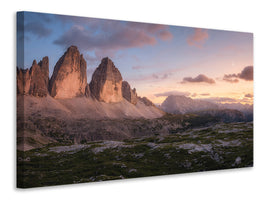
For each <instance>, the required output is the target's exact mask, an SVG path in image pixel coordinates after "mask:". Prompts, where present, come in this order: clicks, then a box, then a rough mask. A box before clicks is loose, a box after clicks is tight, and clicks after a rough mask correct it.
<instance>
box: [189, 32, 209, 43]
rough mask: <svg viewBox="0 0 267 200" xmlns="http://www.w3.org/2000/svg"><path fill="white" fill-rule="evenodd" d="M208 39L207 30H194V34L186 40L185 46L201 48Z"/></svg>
mask: <svg viewBox="0 0 267 200" xmlns="http://www.w3.org/2000/svg"><path fill="white" fill-rule="evenodd" d="M208 38H209V34H208V32H207V30H203V29H201V28H195V29H194V33H193V34H192V35H190V36H189V37H188V38H187V44H188V45H190V46H196V47H202V45H203V44H204V43H205V41H206V40H207V39H208Z"/></svg>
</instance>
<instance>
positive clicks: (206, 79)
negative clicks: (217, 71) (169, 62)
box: [181, 74, 215, 84]
mask: <svg viewBox="0 0 267 200" xmlns="http://www.w3.org/2000/svg"><path fill="white" fill-rule="evenodd" d="M188 82H191V83H201V82H204V83H209V84H214V83H215V81H214V80H213V79H212V78H209V77H207V76H205V75H204V74H200V75H198V76H197V77H195V78H192V77H184V78H183V81H182V82H181V83H188Z"/></svg>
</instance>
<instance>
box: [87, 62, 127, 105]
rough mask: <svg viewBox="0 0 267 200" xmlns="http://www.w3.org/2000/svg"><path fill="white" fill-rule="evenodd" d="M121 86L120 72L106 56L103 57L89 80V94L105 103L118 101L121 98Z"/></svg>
mask: <svg viewBox="0 0 267 200" xmlns="http://www.w3.org/2000/svg"><path fill="white" fill-rule="evenodd" d="M121 88H122V77H121V73H120V72H119V70H118V69H117V68H116V67H115V65H114V64H113V62H112V61H111V60H110V59H109V58H108V57H106V58H103V59H102V61H101V64H100V65H99V66H98V67H97V68H96V70H95V72H94V73H93V76H92V81H91V82H90V91H91V95H92V96H93V97H94V98H96V99H97V100H98V101H103V102H106V103H111V102H120V101H122V100H123V97H122V90H121Z"/></svg>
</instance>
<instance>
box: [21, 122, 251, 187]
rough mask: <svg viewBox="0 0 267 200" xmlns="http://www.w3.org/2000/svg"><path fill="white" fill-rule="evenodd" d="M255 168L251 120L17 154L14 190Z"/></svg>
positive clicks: (49, 146) (53, 145)
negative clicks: (15, 186)
mask: <svg viewBox="0 0 267 200" xmlns="http://www.w3.org/2000/svg"><path fill="white" fill-rule="evenodd" d="M251 166H253V122H240V123H219V124H217V125H214V126H210V127H205V128H192V129H188V130H185V131H181V132H177V133H173V134H169V135H167V136H162V135H155V136H149V137H141V138H135V139H126V140H123V141H96V142H88V143H85V144H77V145H73V144H72V145H65V146H62V144H49V145H47V146H45V147H42V148H37V149H32V150H29V151H26V152H22V151H17V181H18V182H17V186H18V187H20V188H29V187H42V186H52V185H60V184H73V183H83V182H94V181H104V180H114V179H124V178H135V177H145V176H155V175H165V174H178V173H188V172H200V171H208V170H218V169H229V168H239V167H251Z"/></svg>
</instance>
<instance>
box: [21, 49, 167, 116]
mask: <svg viewBox="0 0 267 200" xmlns="http://www.w3.org/2000/svg"><path fill="white" fill-rule="evenodd" d="M86 71H87V64H86V61H85V59H84V58H83V55H82V54H80V52H79V50H78V48H77V47H76V46H70V47H69V48H68V49H67V51H66V52H65V53H64V55H63V56H62V57H61V58H60V59H59V60H58V62H57V63H56V65H55V68H54V71H53V75H52V77H51V79H50V80H49V61H48V57H44V58H43V59H42V60H41V61H40V62H39V63H38V64H37V62H36V61H35V60H34V61H33V64H32V67H31V68H30V70H28V69H25V70H24V69H19V68H18V69H17V94H19V95H27V97H23V96H22V97H19V98H17V99H18V101H23V104H24V105H25V106H24V107H23V108H24V110H22V112H23V113H24V114H25V113H27V112H28V115H29V116H30V115H31V114H32V113H35V112H36V111H37V110H38V112H39V113H40V114H41V113H46V114H47V115H50V114H51V115H52V116H53V115H56V114H58V117H59V118H65V117H66V116H67V115H68V116H71V117H74V116H75V117H77V118H83V117H86V118H90V119H91V118H92V119H96V118H97V119H101V118H132V117H134V118H140V117H144V118H157V117H160V116H162V115H164V112H163V111H161V110H160V109H158V108H156V107H155V106H154V104H153V103H152V102H151V101H150V100H148V99H147V98H146V97H142V98H141V97H138V96H137V93H136V90H135V88H134V89H131V86H130V85H129V83H128V82H127V81H123V79H122V76H121V73H120V71H119V70H118V69H117V68H116V67H115V65H114V63H113V62H112V60H111V59H109V58H108V57H106V58H103V59H102V60H101V63H100V64H99V66H98V67H97V68H96V70H95V71H94V73H93V75H92V80H91V82H90V84H88V83H87V74H86ZM31 96H38V97H46V96H48V97H49V98H48V97H46V99H43V98H40V99H32V97H31ZM50 96H51V97H53V98H51V97H50ZM78 97H79V98H78ZM27 102H35V103H34V105H38V106H37V107H34V106H33V105H32V104H31V105H30V104H29V105H28V104H27ZM47 102H49V103H47ZM18 105H20V104H18ZM27 105H28V106H29V107H31V109H28V107H27ZM33 108H34V109H33ZM55 110H57V111H56V112H54V111H55ZM41 115H42V114H41Z"/></svg>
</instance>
